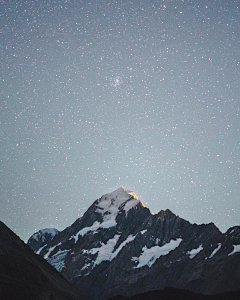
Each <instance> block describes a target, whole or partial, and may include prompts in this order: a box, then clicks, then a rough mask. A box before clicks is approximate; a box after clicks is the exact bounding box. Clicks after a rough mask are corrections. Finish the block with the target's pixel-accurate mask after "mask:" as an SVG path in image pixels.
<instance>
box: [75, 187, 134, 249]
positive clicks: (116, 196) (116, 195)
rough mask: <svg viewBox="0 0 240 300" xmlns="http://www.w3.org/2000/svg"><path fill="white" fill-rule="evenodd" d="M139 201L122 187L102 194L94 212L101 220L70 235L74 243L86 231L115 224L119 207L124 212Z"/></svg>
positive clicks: (132, 193)
mask: <svg viewBox="0 0 240 300" xmlns="http://www.w3.org/2000/svg"><path fill="white" fill-rule="evenodd" d="M138 203H139V200H138V197H137V196H136V194H135V193H134V192H131V191H125V189H124V188H123V187H121V188H119V189H117V190H116V191H114V192H112V193H109V194H106V195H103V196H102V197H101V198H100V199H99V200H98V203H97V205H96V207H97V209H96V212H98V213H100V214H102V216H103V221H102V222H101V223H100V222H98V221H95V222H94V223H93V225H92V226H90V227H85V228H83V229H81V230H80V231H79V232H78V233H77V234H75V235H74V236H72V237H71V238H70V239H72V238H74V240H75V243H76V242H77V241H78V238H79V236H80V235H81V236H84V235H85V234H87V233H88V232H91V231H96V230H97V229H99V228H110V227H114V226H116V225H117V222H116V217H117V215H118V213H119V210H120V208H123V209H124V210H125V212H126V213H128V211H129V210H130V209H132V208H133V207H134V206H136V205H137V204H138Z"/></svg>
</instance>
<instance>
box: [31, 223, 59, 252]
mask: <svg viewBox="0 0 240 300" xmlns="http://www.w3.org/2000/svg"><path fill="white" fill-rule="evenodd" d="M58 232H59V231H58V230H57V229H56V228H45V229H41V230H39V231H38V232H36V233H34V234H33V235H32V236H31V237H30V239H29V240H28V245H29V246H30V247H31V248H32V249H33V250H34V251H35V252H37V251H39V249H42V248H43V246H44V245H46V244H47V243H49V242H50V241H51V240H52V239H53V238H54V237H55V235H57V234H58Z"/></svg>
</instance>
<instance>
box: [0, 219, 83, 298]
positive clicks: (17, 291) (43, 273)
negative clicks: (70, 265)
mask: <svg viewBox="0 0 240 300" xmlns="http://www.w3.org/2000/svg"><path fill="white" fill-rule="evenodd" d="M80 299H81V300H89V298H88V297H87V296H86V295H84V294H83V293H81V292H80V291H79V290H78V289H77V288H75V287H73V286H71V285H70V283H68V282H67V281H66V279H65V278H64V277H63V276H62V275H61V274H60V273H59V272H57V271H56V270H55V269H54V268H53V267H52V266H51V265H50V264H48V263H47V262H46V260H44V259H43V258H42V257H41V256H39V255H36V254H34V252H33V251H32V250H31V249H30V248H29V247H28V246H27V245H26V244H25V243H24V242H23V241H21V240H20V238H19V237H18V236H17V235H16V234H15V233H13V232H12V231H11V230H10V229H9V228H8V227H7V226H6V225H5V224H4V223H2V222H1V221H0V300H80Z"/></svg>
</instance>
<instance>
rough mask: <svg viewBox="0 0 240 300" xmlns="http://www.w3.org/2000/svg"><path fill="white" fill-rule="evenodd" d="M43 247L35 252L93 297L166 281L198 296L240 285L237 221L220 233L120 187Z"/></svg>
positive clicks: (126, 292)
mask: <svg viewBox="0 0 240 300" xmlns="http://www.w3.org/2000/svg"><path fill="white" fill-rule="evenodd" d="M43 246H44V247H43ZM43 246H42V249H35V251H36V252H38V253H39V254H40V255H41V256H43V257H44V258H45V259H46V260H47V261H48V262H49V263H50V264H52V265H53V266H54V267H55V268H56V269H57V270H58V271H60V272H61V273H62V274H63V275H64V277H65V278H66V279H67V280H68V281H70V282H71V283H73V284H74V285H75V286H77V287H81V289H83V290H84V291H85V292H87V293H89V294H90V295H91V296H92V297H93V298H95V299H106V298H107V297H112V296H114V295H119V294H120V295H126V296H132V295H135V294H139V293H143V292H146V291H150V290H159V289H163V288H165V287H175V288H179V289H188V290H191V291H193V292H196V293H200V294H216V293H221V292H224V291H231V290H237V289H239V288H240V227H239V226H236V227H233V228H230V229H229V230H228V231H227V232H226V233H225V234H223V233H221V232H220V231H219V229H218V228H217V227H216V226H215V225H214V224H213V223H210V224H202V225H197V224H191V223H189V222H188V221H186V220H184V219H182V218H180V217H179V216H176V215H175V214H174V213H172V212H171V211H170V210H166V211H160V212H159V213H158V214H156V215H152V214H151V212H150V210H149V209H148V208H146V207H145V206H144V205H143V203H142V202H141V201H140V200H139V199H138V198H137V196H136V195H135V193H133V192H129V191H126V190H125V189H124V188H123V187H121V188H119V189H118V190H116V191H114V192H112V193H109V194H106V195H103V196H102V197H101V198H99V199H97V200H96V201H95V202H94V203H93V204H92V205H91V206H90V207H89V209H88V210H87V211H86V213H85V214H84V215H83V217H82V218H80V219H77V220H76V221H75V222H74V223H73V224H72V225H71V226H69V227H67V228H66V229H65V230H63V231H62V232H59V233H58V234H56V236H54V237H53V239H51V240H50V241H49V242H46V244H45V245H43Z"/></svg>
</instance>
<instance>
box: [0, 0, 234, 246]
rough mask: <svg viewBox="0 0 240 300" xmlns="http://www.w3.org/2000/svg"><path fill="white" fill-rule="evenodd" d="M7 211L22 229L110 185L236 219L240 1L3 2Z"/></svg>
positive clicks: (194, 212) (225, 222)
mask: <svg viewBox="0 0 240 300" xmlns="http://www.w3.org/2000/svg"><path fill="white" fill-rule="evenodd" d="M0 13H1V41H2V42H1V48H0V51H1V53H0V54H1V55H0V63H1V88H0V93H1V101H0V105H1V106H0V121H1V130H0V140H1V148H0V151H1V156H0V160H1V163H0V207H1V208H0V219H1V221H3V222H4V223H5V224H6V225H7V226H9V227H10V228H11V229H12V230H14V231H15V232H16V233H17V234H18V235H19V236H20V237H21V238H22V239H23V240H25V241H26V240H27V239H28V238H29V237H30V235H32V234H33V233H34V232H35V231H37V230H39V229H42V228H46V227H55V228H57V229H59V230H63V229H64V228H65V227H67V226H69V225H70V224H72V223H73V222H74V221H75V220H76V219H77V218H78V217H80V216H82V214H83V213H84V212H85V211H86V209H87V208H88V207H89V206H90V205H91V204H92V203H93V201H95V200H96V199H97V198H99V197H101V196H102V195H103V194H105V193H108V192H111V191H113V190H115V189H117V188H119V187H120V186H124V187H125V188H126V189H129V190H134V192H135V193H136V194H137V195H138V197H139V198H140V199H141V200H142V202H143V203H144V204H145V205H146V206H147V207H149V208H150V210H151V212H152V213H157V212H159V211H160V210H161V209H167V208H169V209H170V210H172V211H173V212H174V213H175V214H177V215H179V216H180V217H182V218H184V219H187V220H189V221H190V222H192V223H194V222H195V223H198V224H201V223H209V222H214V223H215V224H216V225H217V226H218V227H219V229H220V230H221V231H223V232H225V231H226V230H227V229H228V228H229V227H230V226H234V225H240V218H239V216H240V204H239V197H240V179H239V177H240V99H239V94H240V93H239V91H240V1H238V0H212V1H209V0H208V1H205V0H126V1H125V0H56V1H54V0H23V1H16V0H8V1H0Z"/></svg>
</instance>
